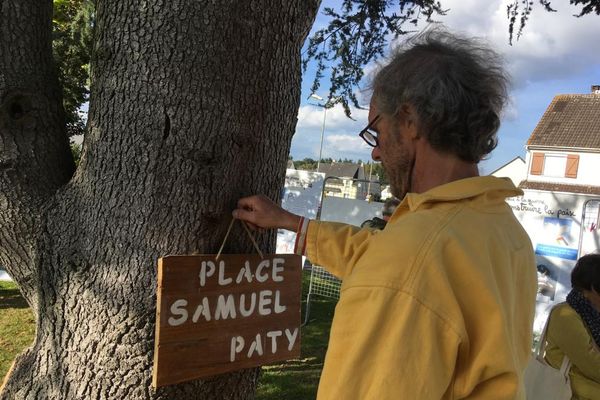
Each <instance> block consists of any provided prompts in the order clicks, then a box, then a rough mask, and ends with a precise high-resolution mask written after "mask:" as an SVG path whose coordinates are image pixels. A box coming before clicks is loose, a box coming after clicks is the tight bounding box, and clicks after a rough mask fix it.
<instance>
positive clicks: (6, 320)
mask: <svg viewBox="0 0 600 400" xmlns="http://www.w3.org/2000/svg"><path fill="white" fill-rule="evenodd" d="M34 335H35V321H34V319H33V314H32V313H31V310H30V309H29V306H28V305H27V302H26V301H25V300H24V299H23V297H21V294H20V292H19V289H18V288H17V285H15V284H14V283H12V282H4V281H0V383H2V381H3V380H4V375H6V373H7V372H8V369H9V368H10V366H11V365H12V362H13V360H14V358H15V356H16V355H17V354H19V353H20V352H21V351H22V350H23V349H24V348H25V347H27V346H29V345H30V344H31V342H32V341H33V336H34Z"/></svg>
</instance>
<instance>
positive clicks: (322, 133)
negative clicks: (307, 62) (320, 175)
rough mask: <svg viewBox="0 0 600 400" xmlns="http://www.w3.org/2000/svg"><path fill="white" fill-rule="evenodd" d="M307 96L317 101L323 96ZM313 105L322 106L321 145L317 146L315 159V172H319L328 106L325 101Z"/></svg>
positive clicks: (314, 94)
mask: <svg viewBox="0 0 600 400" xmlns="http://www.w3.org/2000/svg"><path fill="white" fill-rule="evenodd" d="M309 98H313V99H315V100H318V101H323V98H322V97H321V96H319V95H318V94H316V93H313V94H311V95H310V96H309ZM314 105H316V106H319V107H323V125H322V126H321V145H320V146H319V159H318V160H317V172H320V168H321V155H322V154H323V137H324V136H325V120H326V119H327V108H329V107H328V105H327V103H324V104H321V103H317V104H314Z"/></svg>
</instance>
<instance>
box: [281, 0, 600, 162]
mask: <svg viewBox="0 0 600 400" xmlns="http://www.w3.org/2000/svg"><path fill="white" fill-rule="evenodd" d="M441 2H442V6H443V7H444V8H445V9H449V10H448V13H447V15H446V16H443V17H436V18H435V19H436V20H437V21H440V22H442V23H443V24H444V25H445V26H446V27H447V28H448V29H449V30H451V31H457V32H460V33H463V34H466V35H469V36H478V37H483V38H484V39H486V40H487V41H488V43H489V44H490V45H491V46H492V47H493V48H495V49H496V50H497V51H499V52H500V53H501V54H502V55H503V56H504V59H505V62H506V66H507V69H508V71H509V72H510V74H511V76H512V81H513V84H512V87H511V91H510V100H511V103H510V104H509V106H508V107H507V109H506V110H505V113H504V117H503V121H502V127H501V128H500V131H499V133H498V137H499V144H498V147H497V148H496V150H495V151H494V152H493V153H492V154H491V156H490V157H489V159H487V160H484V161H483V162H482V163H481V164H480V165H481V170H482V173H489V172H491V171H493V170H495V169H496V168H498V167H500V166H502V165H504V164H505V163H507V162H508V161H510V160H512V159H513V158H515V157H516V156H522V157H524V155H525V143H526V141H527V138H528V137H529V135H530V134H531V132H532V130H533V129H534V128H535V126H536V124H537V122H538V121H539V119H540V117H541V116H542V114H543V113H544V111H545V110H546V107H547V106H548V104H550V102H551V101H552V98H553V97H554V96H555V95H557V94H570V93H589V92H590V87H591V85H593V84H600V40H598V37H600V35H599V33H600V16H596V15H588V16H585V17H582V18H575V17H573V14H576V13H577V8H574V7H572V6H570V5H569V4H566V3H567V2H565V1H560V2H559V1H557V0H555V1H554V2H553V6H554V8H556V9H558V12H556V13H548V12H545V11H544V10H542V8H541V7H539V5H538V4H537V2H536V5H537V7H535V8H534V11H533V14H532V16H531V18H530V21H529V23H528V25H527V27H526V28H525V33H524V35H523V37H521V39H520V40H519V41H518V42H516V41H515V42H514V43H513V46H510V45H509V44H508V20H507V18H506V4H507V2H508V1H507V0H489V1H485V2H484V1H481V0H441ZM339 3H340V2H339V1H333V0H332V1H326V2H324V5H327V6H333V7H335V6H336V5H337V4H339ZM324 23H325V19H324V18H323V17H322V16H321V15H320V16H319V17H318V18H317V21H316V23H315V27H314V28H313V30H314V29H316V28H318V27H319V26H322V25H323V24H324ZM423 27H425V24H424V23H423V24H421V25H419V27H418V28H417V29H422V28H423ZM400 40H402V39H400ZM368 68H372V67H368ZM311 83H312V75H311V74H310V71H308V74H307V76H306V77H305V79H304V80H303V83H302V104H301V106H300V109H299V112H298V125H297V128H296V133H295V135H294V138H293V140H292V148H291V152H290V153H291V155H292V156H293V158H294V159H296V160H297V159H302V158H305V157H311V158H314V159H317V158H318V154H319V143H320V136H321V124H322V122H323V109H322V108H319V107H316V106H314V105H311V104H310V102H309V101H308V100H307V97H308V95H309V94H310V90H309V88H310V85H311ZM318 94H319V95H321V96H323V97H325V96H326V95H327V85H325V84H324V85H322V88H321V91H320V92H318ZM359 97H360V98H361V102H362V103H364V104H368V101H369V97H368V94H364V95H363V96H359ZM353 116H354V118H355V119H356V121H352V120H350V119H348V118H346V116H345V115H344V112H343V110H342V109H341V107H336V108H333V109H331V110H329V111H328V112H327V119H326V124H325V138H324V143H323V158H326V157H332V158H335V159H338V158H350V159H354V160H358V159H362V160H363V161H366V160H370V149H369V148H368V146H367V145H366V144H363V143H362V140H361V139H360V138H358V137H357V135H356V134H357V133H358V132H359V131H360V130H361V129H362V128H363V127H364V125H365V124H366V121H367V111H361V110H355V111H353Z"/></svg>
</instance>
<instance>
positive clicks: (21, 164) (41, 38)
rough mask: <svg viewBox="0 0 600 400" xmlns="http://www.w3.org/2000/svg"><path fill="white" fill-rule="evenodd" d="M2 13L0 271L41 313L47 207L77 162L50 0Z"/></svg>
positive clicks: (19, 2) (33, 0) (20, 0)
mask: <svg viewBox="0 0 600 400" xmlns="http://www.w3.org/2000/svg"><path fill="white" fill-rule="evenodd" d="M4 3H9V4H3V5H2V12H1V13H0V35H1V37H2V38H3V40H2V41H1V42H0V55H1V56H0V265H2V266H3V267H5V268H6V269H7V271H8V272H9V274H10V275H11V276H12V277H13V279H14V280H15V281H16V282H17V283H18V284H19V285H20V287H21V291H22V292H23V295H24V296H25V298H26V299H27V301H28V302H29V304H30V305H32V307H35V305H36V302H35V290H36V286H37V284H36V283H37V276H38V274H37V272H36V267H35V258H36V242H37V233H38V232H39V230H40V229H41V222H42V218H43V209H44V205H45V204H46V202H47V201H48V200H49V199H50V198H51V197H52V196H53V195H54V193H55V192H56V190H57V189H58V188H60V187H61V186H63V185H64V184H65V183H66V182H68V180H69V179H70V177H71V175H72V173H73V170H74V164H73V159H72V156H71V154H70V150H69V144H68V142H67V136H66V133H65V123H64V112H63V110H62V104H61V96H60V91H59V86H58V80H57V77H56V72H55V70H54V68H53V62H52V50H51V17H52V2H51V1H45V0H5V1H4Z"/></svg>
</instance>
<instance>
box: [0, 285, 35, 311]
mask: <svg viewBox="0 0 600 400" xmlns="http://www.w3.org/2000/svg"><path fill="white" fill-rule="evenodd" d="M28 307H29V304H27V302H26V301H25V299H24V298H23V297H22V296H21V292H20V291H19V288H18V287H17V285H15V284H14V283H12V282H0V310H2V309H8V308H28Z"/></svg>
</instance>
